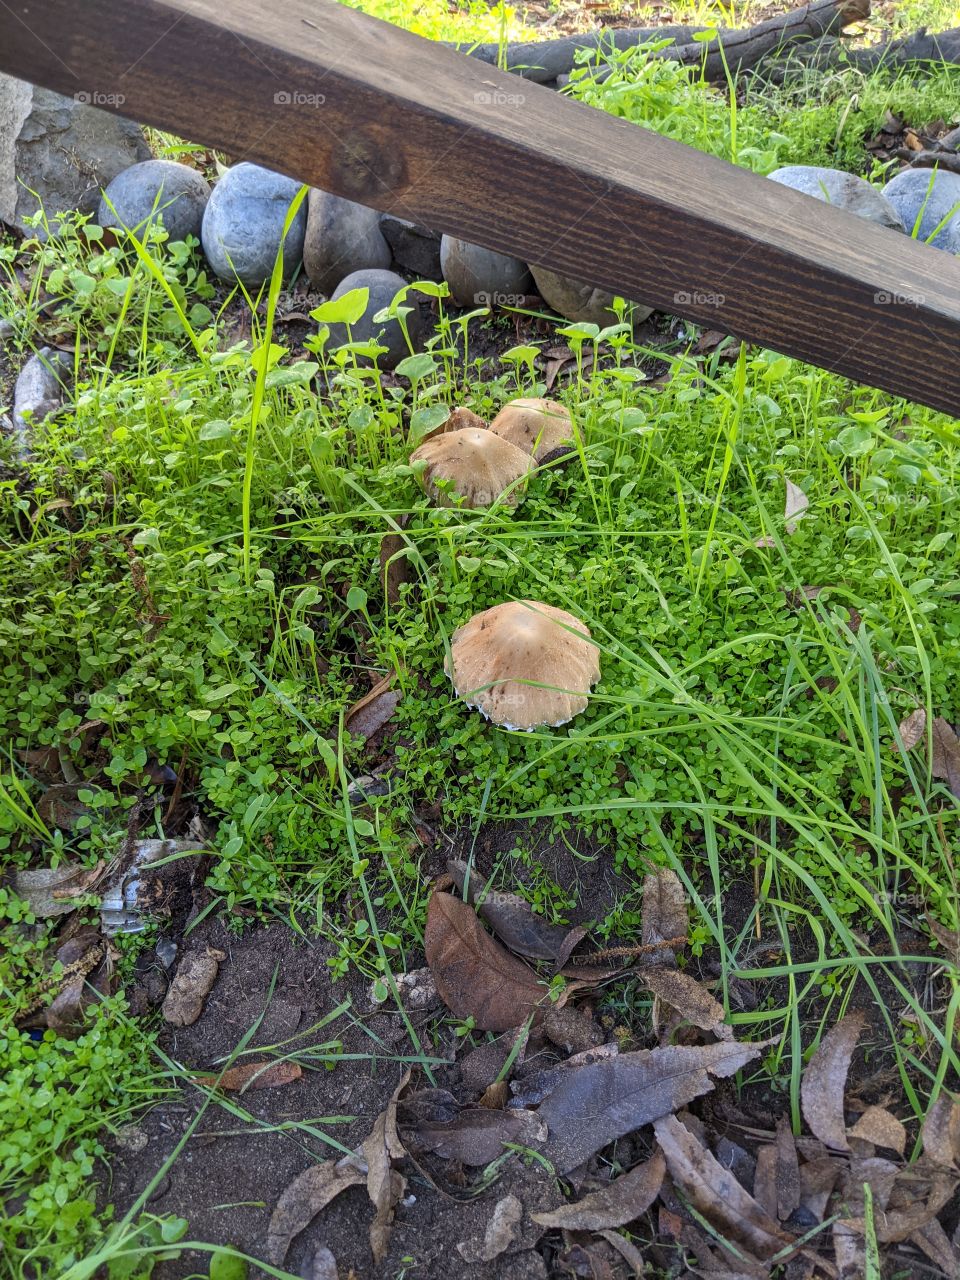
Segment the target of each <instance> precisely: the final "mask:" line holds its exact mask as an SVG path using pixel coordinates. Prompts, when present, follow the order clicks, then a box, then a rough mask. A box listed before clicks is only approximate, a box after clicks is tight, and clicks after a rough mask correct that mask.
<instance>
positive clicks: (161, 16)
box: [0, 0, 960, 415]
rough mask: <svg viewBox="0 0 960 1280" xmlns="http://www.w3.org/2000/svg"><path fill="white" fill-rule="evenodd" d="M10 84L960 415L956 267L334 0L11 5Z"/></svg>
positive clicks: (44, 0)
mask: <svg viewBox="0 0 960 1280" xmlns="http://www.w3.org/2000/svg"><path fill="white" fill-rule="evenodd" d="M0 69H3V70H5V71H8V72H12V73H13V74H15V75H20V76H22V77H24V78H26V79H30V80H32V81H34V82H35V83H38V84H42V85H45V86H47V87H49V88H53V89H58V90H59V91H60V92H62V93H67V94H75V93H84V94H87V95H89V100H91V101H93V102H95V103H98V104H99V105H104V106H107V107H108V108H112V109H115V110H118V111H119V112H121V113H122V114H125V115H127V116H130V117H133V118H135V119H137V120H140V121H142V122H144V123H147V124H153V125H157V126H160V127H162V128H165V129H169V130H172V131H174V132H176V133H179V134H180V135H182V136H184V137H188V138H191V139H193V140H195V141H197V142H202V143H205V144H207V145H211V146H217V147H221V148H223V149H225V150H226V151H227V152H228V153H230V154H231V156H232V157H233V158H234V159H238V160H239V159H247V160H252V161H256V162H258V163H261V164H266V165H269V166H271V167H272V168H275V169H279V170H282V171H283V172H285V173H288V174H291V175H292V176H294V177H297V178H300V179H301V180H303V181H305V182H309V183H312V184H314V185H316V186H321V187H324V188H326V189H328V190H330V191H334V192H336V193H337V194H339V195H342V196H346V197H349V198H351V199H354V200H359V201H361V202H363V203H365V204H369V205H373V206H375V207H377V208H380V209H386V210H390V211H392V212H394V213H396V214H399V215H400V216H402V217H406V218H410V219H413V220H415V221H417V222H419V223H421V224H424V225H426V226H428V227H432V228H435V229H437V230H443V231H449V232H452V233H454V234H456V235H459V236H462V237H463V238H465V239H468V240H472V241H475V242H476V243H478V244H482V245H486V246H487V247H488V248H494V249H500V250H502V251H504V252H507V253H512V254H515V255H516V256H517V257H520V258H523V259H525V260H526V261H529V262H533V263H538V264H544V265H546V266H549V267H551V268H552V269H554V270H556V271H560V272H564V273H566V274H569V275H572V276H575V277H578V278H580V279H583V280H587V281H589V282H590V283H592V284H595V285H599V286H602V287H604V288H608V289H612V290H614V291H617V292H620V293H622V294H623V295H625V296H627V297H632V298H636V299H639V300H642V301H645V302H647V303H649V304H651V305H654V306H657V307H660V308H662V309H664V310H666V311H669V312H673V313H675V314H679V315H683V316H687V317H689V318H692V319H696V320H698V321H701V322H704V323H706V324H708V325H710V326H711V327H720V328H725V329H728V330H730V331H732V332H733V333H735V334H737V335H738V336H740V337H742V338H744V339H747V340H750V341H754V342H759V343H763V344H765V345H767V346H769V347H772V348H774V349H775V350H777V351H781V352H784V353H786V354H788V355H793V356H797V357H799V358H801V359H804V360H808V361H810V362H812V363H814V364H817V365H820V366H822V367H824V368H826V369H831V370H834V371H836V372H838V373H842V374H845V375H847V376H849V377H851V378H854V379H858V380H861V381H864V382H868V383H872V384H873V385H876V386H880V387H883V388H885V389H886V390H889V391H892V392H895V393H898V394H902V395H905V396H907V397H909V398H912V399H914V400H917V401H920V402H921V403H925V404H929V405H932V406H933V407H935V408H939V409H944V410H946V411H947V412H949V413H953V414H956V415H960V360H958V358H957V356H958V348H960V264H958V263H957V262H956V261H955V260H954V259H953V258H952V257H950V256H949V255H947V254H946V253H943V252H940V251H936V250H933V249H930V248H928V247H926V246H923V245H918V244H914V243H911V242H910V241H909V239H908V238H907V237H905V236H900V235H897V234H896V233H894V232H891V231H888V230H884V229H882V228H880V227H876V226H874V225H872V224H870V223H867V222H865V221H862V220H860V219H857V218H855V217H853V216H852V215H849V214H846V213H844V212H842V211H840V210H838V209H833V208H830V207H828V206H826V205H823V204H821V203H820V202H817V201H813V200H810V199H809V198H807V197H804V196H801V195H799V194H798V193H796V192H794V191H791V190H788V189H787V188H784V187H782V186H780V185H778V184H777V183H773V182H769V181H768V180H766V179H764V178H759V177H756V176H755V175H752V174H750V173H748V172H746V171H744V170H742V169H738V168H734V167H733V166H730V165H727V164H725V163H724V162H723V161H720V160H716V159H714V158H712V157H710V156H705V155H702V154H701V153H699V152H696V151H693V150H692V149H690V148H687V147H684V146H682V145H680V144H679V143H675V142H671V141H669V140H668V139H665V138H660V137H658V136H657V135H655V134H653V133H651V132H650V131H648V130H645V129H641V128H638V127H636V126H635V125H632V124H629V123H627V122H625V121H622V120H617V119H614V118H613V117H611V116H607V115H605V114H603V113H601V112H597V111H593V110H591V109H590V108H587V107H584V106H581V105H579V104H577V103H574V102H570V101H568V100H566V99H563V98H559V97H558V96H557V95H556V94H555V93H553V92H551V91H550V90H549V89H545V88H543V87H542V86H540V85H535V84H528V83H526V82H520V81H518V80H517V79H516V78H513V77H511V76H509V75H508V74H506V73H504V72H500V71H497V70H496V69H495V68H492V67H488V66H486V65H484V64H482V63H477V62H475V61H474V60H472V59H470V58H466V57H464V56H462V55H461V54H458V53H456V52H454V51H452V50H450V49H446V48H444V47H442V46H439V45H435V44H432V43H431V42H429V41H427V40H422V39H421V38H420V37H418V36H414V35H411V34H409V33H408V32H404V31H400V30H398V29H396V28H394V27H392V26H389V25H388V24H386V23H383V22H380V21H378V20H376V19H374V18H369V17H367V16H365V15H364V14H361V13H358V12H356V11H355V10H352V9H346V8H343V7H342V6H340V5H338V4H336V3H334V2H333V0H285V3H284V5H283V6H282V7H280V6H274V5H272V4H270V5H268V4H267V3H265V2H264V0H230V3H225V0H85V3H83V4H82V5H81V4H77V3H76V0H9V3H4V4H3V5H0Z"/></svg>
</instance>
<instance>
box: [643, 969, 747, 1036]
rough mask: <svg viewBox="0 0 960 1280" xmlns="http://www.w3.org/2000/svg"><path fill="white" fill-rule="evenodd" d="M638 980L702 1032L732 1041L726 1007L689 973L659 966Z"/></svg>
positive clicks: (649, 970) (645, 970) (648, 970)
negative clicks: (726, 1023)
mask: <svg viewBox="0 0 960 1280" xmlns="http://www.w3.org/2000/svg"><path fill="white" fill-rule="evenodd" d="M637 977H638V978H639V980H640V982H641V983H642V985H643V986H645V987H646V988H647V990H648V991H652V992H653V994H654V995H655V996H656V997H657V999H658V1000H662V1001H663V1002H664V1003H665V1004H668V1005H669V1006H670V1007H671V1008H672V1009H676V1011H677V1012H678V1013H679V1014H681V1015H682V1017H684V1018H685V1019H686V1020H687V1022H692V1023H693V1025H694V1026H695V1027H699V1028H700V1029H701V1030H702V1031H712V1032H713V1033H714V1035H716V1036H718V1037H719V1038H720V1039H721V1040H732V1039H733V1029H732V1027H728V1026H726V1025H725V1023H724V1021H723V1019H724V1016H725V1015H724V1010H723V1005H722V1004H720V1003H719V1002H718V1001H717V1000H715V999H714V997H713V996H712V995H711V994H710V992H709V991H708V990H707V989H706V987H704V986H703V985H702V984H701V983H699V982H698V981H697V980H696V978H694V977H692V976H691V975H690V974H688V973H681V972H680V970H679V969H670V968H667V967H666V966H663V965H657V966H655V967H653V968H650V969H638V970H637Z"/></svg>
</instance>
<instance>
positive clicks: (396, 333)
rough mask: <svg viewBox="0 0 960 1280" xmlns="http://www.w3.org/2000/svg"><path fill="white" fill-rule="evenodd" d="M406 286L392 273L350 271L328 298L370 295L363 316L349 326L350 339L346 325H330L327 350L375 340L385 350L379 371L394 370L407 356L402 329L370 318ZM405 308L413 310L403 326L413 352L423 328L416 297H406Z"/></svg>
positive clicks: (388, 321) (395, 323)
mask: <svg viewBox="0 0 960 1280" xmlns="http://www.w3.org/2000/svg"><path fill="white" fill-rule="evenodd" d="M406 283H407V282H406V280H404V279H403V278H402V277H401V276H398V275H397V274H396V273H395V272H393V271H382V270H380V269H372V270H369V271H353V272H351V274H350V275H348V276H347V277H346V278H345V279H343V280H341V281H340V283H339V284H338V285H337V287H336V289H334V291H333V294H332V295H331V296H332V298H342V297H343V295H344V294H345V293H349V292H350V290H351V289H369V291H370V296H369V298H368V300H367V306H366V310H365V311H364V313H363V315H362V316H361V317H360V319H359V320H358V321H357V323H356V324H352V325H351V326H350V334H349V336H348V334H347V326H346V325H342V324H332V325H330V337H329V339H328V341H327V349H328V350H331V349H332V348H334V347H338V346H342V345H343V343H345V342H349V341H350V340H351V339H352V340H353V341H354V342H370V341H371V340H372V339H374V338H376V339H377V340H378V341H379V342H380V344H381V346H384V347H386V348H387V350H386V352H385V353H384V354H383V355H381V356H380V357H378V360H377V363H378V365H379V366H380V368H381V369H394V368H396V366H397V365H398V364H399V363H400V361H401V360H403V359H404V358H405V357H406V356H408V355H409V354H410V350H409V348H408V346H407V344H406V342H405V341H404V337H403V330H402V329H401V328H400V324H399V322H398V321H396V320H387V321H374V319H373V317H374V316H375V315H376V314H377V312H378V311H382V310H383V309H384V307H388V306H389V305H390V303H391V302H392V301H393V300H394V298H395V297H396V295H397V293H398V292H399V291H400V290H401V289H403V288H404V287H405V286H406ZM404 305H409V306H411V307H412V310H411V311H410V313H409V314H408V315H407V318H406V323H407V330H408V332H409V334H410V341H411V342H412V343H413V346H414V349H416V348H418V347H419V345H420V337H421V328H422V326H421V323H420V309H419V307H418V305H417V295H416V294H413V293H411V294H408V296H407V302H406V303H405V304H404Z"/></svg>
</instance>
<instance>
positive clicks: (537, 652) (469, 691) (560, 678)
mask: <svg viewBox="0 0 960 1280" xmlns="http://www.w3.org/2000/svg"><path fill="white" fill-rule="evenodd" d="M451 660H452V666H453V670H452V672H451V669H450V667H451ZM444 669H445V671H446V673H447V675H448V676H451V678H452V680H453V687H454V690H455V691H456V693H457V696H458V697H460V698H462V699H463V700H464V702H465V703H466V704H467V706H468V707H476V708H477V710H479V711H482V712H483V714H484V715H485V716H486V717H487V719H488V720H492V721H493V723H494V724H499V725H503V726H504V727H505V728H507V729H537V728H539V727H541V726H543V725H550V726H551V727H554V728H555V727H556V726H557V725H561V724H566V722H567V721H568V720H572V719H573V717H574V716H576V715H579V714H580V712H581V711H583V710H584V708H585V707H586V705H587V698H588V694H589V693H590V690H591V689H592V687H593V686H594V685H595V684H596V683H597V681H598V680H599V679H600V658H599V653H598V650H597V647H596V645H594V644H592V643H591V641H590V632H589V631H588V630H587V628H586V626H585V625H584V624H583V623H582V622H580V621H579V619H577V618H575V617H574V616H573V615H572V614H570V613H567V612H566V611H565V610H564V609H557V608H555V607H554V606H553V605H549V604H541V603H540V602H539V601H537V600H511V601H508V602H507V603H506V604H498V605H494V607H493V608H492V609H485V610H484V611H483V613H478V614H475V615H474V616H473V617H472V618H471V619H470V621H469V622H467V623H465V624H464V625H463V626H462V627H460V629H459V630H458V631H456V632H454V635H453V639H452V641H451V642H450V657H449V658H448V660H447V662H446V663H445V666H444Z"/></svg>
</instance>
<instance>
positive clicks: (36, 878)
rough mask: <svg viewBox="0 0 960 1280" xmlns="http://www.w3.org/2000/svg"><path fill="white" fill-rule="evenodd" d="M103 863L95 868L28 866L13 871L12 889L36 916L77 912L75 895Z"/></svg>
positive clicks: (76, 895)
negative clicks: (21, 869)
mask: <svg viewBox="0 0 960 1280" xmlns="http://www.w3.org/2000/svg"><path fill="white" fill-rule="evenodd" d="M102 870H103V864H102V863H98V864H97V866H96V867H78V866H76V865H68V864H64V865H63V866H59V867H28V868H26V869H25V870H23V871H16V872H14V876H13V888H14V892H15V893H16V895H17V897H18V898H23V900H24V901H25V902H27V903H29V904H30V910H31V911H32V912H33V914H34V915H35V916H40V917H42V918H44V919H48V918H50V917H52V916H62V915H66V914H67V912H69V911H76V909H77V906H78V905H79V904H78V902H77V897H78V896H79V895H80V894H82V893H84V892H85V890H86V889H87V887H88V886H89V885H91V884H92V883H93V882H94V881H95V880H97V879H99V876H100V874H101V872H102Z"/></svg>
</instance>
